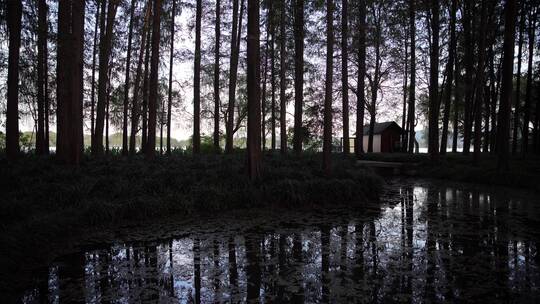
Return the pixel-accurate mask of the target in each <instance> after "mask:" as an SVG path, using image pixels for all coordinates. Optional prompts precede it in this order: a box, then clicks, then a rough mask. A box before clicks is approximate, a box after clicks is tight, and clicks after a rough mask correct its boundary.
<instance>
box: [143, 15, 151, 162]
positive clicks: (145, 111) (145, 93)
mask: <svg viewBox="0 0 540 304" xmlns="http://www.w3.org/2000/svg"><path fill="white" fill-rule="evenodd" d="M152 16H153V15H152ZM151 37H152V31H150V29H149V30H148V36H147V37H146V41H147V42H146V51H145V52H146V54H145V58H144V80H143V106H142V135H141V151H143V153H144V151H146V146H147V144H148V103H149V99H150V90H149V82H150V46H151V44H152V43H151V40H150V39H151Z"/></svg>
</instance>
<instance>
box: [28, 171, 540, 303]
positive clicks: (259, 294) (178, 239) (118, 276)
mask: <svg viewBox="0 0 540 304" xmlns="http://www.w3.org/2000/svg"><path fill="white" fill-rule="evenodd" d="M539 203H540V200H539V199H538V197H537V196H536V195H534V194H524V193H520V192H519V191H516V190H512V191H509V190H506V189H488V188H483V187H480V186H471V185H462V184H450V183H442V182H429V181H414V182H410V181H403V180H394V181H393V182H392V183H391V184H390V185H389V186H388V187H387V191H386V194H385V196H384V197H383V205H382V207H380V206H379V207H377V208H373V210H371V209H370V210H369V211H364V212H357V211H354V210H345V209H332V210H326V211H321V210H319V211H313V212H307V211H298V212H284V211H273V212H272V211H268V212H258V213H257V212H251V213H245V214H242V213H239V214H234V215H226V216H222V217H220V218H214V219H207V220H200V219H199V220H193V221H192V222H189V223H183V224H174V223H162V224H160V225H159V226H158V227H157V228H156V227H154V228H147V229H146V228H145V229H141V231H137V232H134V231H128V232H126V233H125V234H124V236H123V237H119V238H120V239H117V240H115V241H114V242H112V244H109V245H102V246H93V248H88V249H87V250H84V251H81V252H78V253H74V254H70V255H68V256H64V257H62V258H59V259H58V260H56V261H55V262H54V263H53V264H52V265H50V266H49V267H48V268H47V269H46V270H45V271H44V272H43V275H42V280H41V281H39V280H38V281H37V283H36V286H35V287H34V288H32V289H29V290H28V291H27V292H26V293H25V294H24V296H23V297H22V301H23V302H24V303H33V302H40V301H41V302H47V301H48V302H51V303H72V302H87V303H94V302H102V303H132V302H135V303H140V302H161V303H168V302H176V303H178V302H179V303H199V302H201V303H215V302H218V303H219V302H229V303H230V302H233V303H237V302H245V301H246V300H247V299H250V301H252V302H256V300H257V299H258V300H259V301H260V302H264V303H283V302H292V303H303V302H305V303H318V302H322V303H351V302H354V303H365V302H370V303H372V302H378V303H388V302H404V303H424V302H485V303H494V302H505V303H506V302H518V303H519V302H522V303H530V302H537V303H538V302H539V301H540V290H539V286H540V271H539V266H540V255H539V254H538V248H539V243H540V237H539V236H540V225H538V224H539V220H538V219H539V218H540V212H539V206H540V205H539ZM263 213H264V214H263ZM165 230H166V231H165ZM145 231H146V232H145ZM156 231H158V232H156ZM169 234H172V235H175V237H169V236H167V235H169ZM130 235H131V236H130ZM133 235H135V237H133ZM124 239H126V240H124ZM134 239H136V241H134ZM38 273H39V272H38ZM36 276H39V275H36Z"/></svg>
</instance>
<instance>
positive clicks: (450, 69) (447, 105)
mask: <svg viewBox="0 0 540 304" xmlns="http://www.w3.org/2000/svg"><path fill="white" fill-rule="evenodd" d="M456 12H457V0H452V8H451V9H450V46H449V48H448V62H447V63H446V74H447V75H448V79H447V80H446V88H445V90H444V117H443V128H442V135H441V154H446V147H447V142H448V123H449V120H450V111H451V105H452V86H453V82H454V65H455V64H454V61H455V59H454V58H455V56H456V44H457V39H456ZM454 107H455V106H454Z"/></svg>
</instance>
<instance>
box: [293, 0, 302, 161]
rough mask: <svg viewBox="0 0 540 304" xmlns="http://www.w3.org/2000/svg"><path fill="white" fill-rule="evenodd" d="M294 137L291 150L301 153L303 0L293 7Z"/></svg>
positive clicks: (299, 0) (296, 1)
mask: <svg viewBox="0 0 540 304" xmlns="http://www.w3.org/2000/svg"><path fill="white" fill-rule="evenodd" d="M294 13H295V17H294V136H293V150H294V152H295V153H296V154H297V155H299V154H300V153H302V141H303V138H302V115H303V113H302V112H303V108H304V0H295V6H294Z"/></svg>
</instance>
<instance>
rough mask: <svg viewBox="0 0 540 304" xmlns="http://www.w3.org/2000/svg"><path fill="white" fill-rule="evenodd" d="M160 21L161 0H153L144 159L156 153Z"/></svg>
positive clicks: (151, 157) (152, 156)
mask: <svg viewBox="0 0 540 304" xmlns="http://www.w3.org/2000/svg"><path fill="white" fill-rule="evenodd" d="M199 1H200V0H199ZM160 22H161V0H155V1H154V9H153V16H152V58H151V59H150V88H149V91H150V92H149V93H150V96H149V99H148V142H147V146H146V151H145V156H146V159H153V158H154V156H155V154H156V111H157V99H158V72H159V71H158V69H159V39H160V36H161V35H160V34H161V33H160V32H161V27H160V26H161V24H160Z"/></svg>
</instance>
